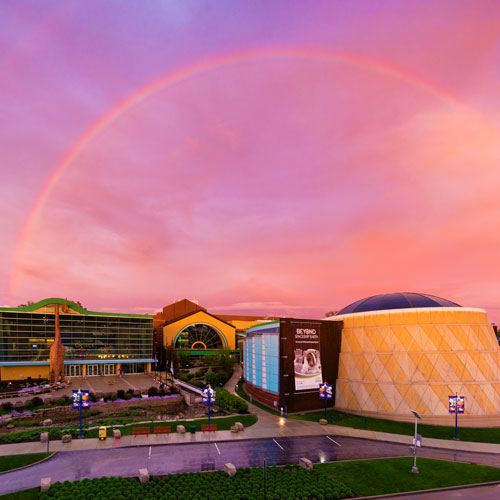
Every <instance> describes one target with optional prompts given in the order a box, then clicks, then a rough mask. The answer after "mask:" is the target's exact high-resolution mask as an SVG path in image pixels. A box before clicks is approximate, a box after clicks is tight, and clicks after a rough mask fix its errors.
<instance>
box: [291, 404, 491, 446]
mask: <svg viewBox="0 0 500 500" xmlns="http://www.w3.org/2000/svg"><path fill="white" fill-rule="evenodd" d="M327 415H328V423H332V416H334V418H335V422H334V423H335V425H341V426H344V427H353V428H355V429H367V430H370V431H378V432H389V433H391V434H404V435H408V436H413V434H414V432H415V424H414V423H413V422H395V421H393V420H384V419H381V418H369V417H366V418H365V417H361V416H359V415H350V414H346V413H342V414H341V415H342V419H341V418H340V412H338V411H336V410H328V411H327ZM324 416H325V412H324V411H317V412H313V413H304V414H299V415H290V418H295V419H299V420H309V421H311V422H319V419H320V418H324ZM458 425H459V427H458V437H459V438H460V440H461V441H473V442H478V443H495V444H500V427H491V428H473V427H460V417H458ZM418 433H419V434H420V435H421V436H422V437H428V438H435V439H453V438H454V437H455V427H445V426H440V425H426V424H422V423H420V422H419V424H418Z"/></svg>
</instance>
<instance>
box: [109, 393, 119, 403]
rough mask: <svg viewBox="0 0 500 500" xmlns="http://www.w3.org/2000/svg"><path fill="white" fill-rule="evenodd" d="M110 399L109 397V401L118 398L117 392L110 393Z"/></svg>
mask: <svg viewBox="0 0 500 500" xmlns="http://www.w3.org/2000/svg"><path fill="white" fill-rule="evenodd" d="M110 399H111V401H116V400H117V399H118V394H116V393H113V394H111V398H110Z"/></svg>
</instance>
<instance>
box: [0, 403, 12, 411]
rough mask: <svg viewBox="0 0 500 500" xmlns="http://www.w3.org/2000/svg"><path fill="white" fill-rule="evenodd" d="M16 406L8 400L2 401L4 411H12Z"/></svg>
mask: <svg viewBox="0 0 500 500" xmlns="http://www.w3.org/2000/svg"><path fill="white" fill-rule="evenodd" d="M13 408H14V405H13V404H12V403H11V402H10V401H6V402H5V403H2V410H3V411H12V409H13Z"/></svg>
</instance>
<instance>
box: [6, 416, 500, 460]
mask: <svg viewBox="0 0 500 500" xmlns="http://www.w3.org/2000/svg"><path fill="white" fill-rule="evenodd" d="M251 409H252V411H254V413H255V414H257V415H258V417H259V421H258V422H257V423H256V424H255V425H253V426H251V427H248V428H247V429H245V430H244V431H243V432H238V433H232V432H230V431H217V432H197V433H196V434H190V433H186V434H177V433H176V432H173V433H172V434H156V435H155V434H149V435H140V436H123V437H122V438H121V439H119V440H115V439H114V438H112V437H111V438H107V439H106V440H105V441H99V439H74V440H72V441H71V442H70V443H63V442H62V441H52V442H51V443H50V451H75V450H93V449H106V448H118V447H120V448H121V447H128V446H155V445H160V444H163V445H165V444H181V443H186V444H187V443H199V442H207V441H208V442H213V441H218V442H220V441H237V440H242V439H262V438H279V437H298V436H315V435H333V436H335V435H337V436H347V437H356V438H364V439H372V440H377V441H388V442H393V443H401V444H407V445H411V444H412V440H413V436H404V435H400V434H388V433H384V432H375V431H368V430H364V429H353V428H350V427H342V426H336V425H320V424H319V423H316V422H308V421H306V420H293V419H280V418H279V417H276V416H274V415H270V414H269V413H267V412H265V411H264V410H261V409H260V408H256V407H253V406H252V407H251ZM280 421H283V423H280ZM172 426H173V429H175V422H173V423H172ZM423 445H424V447H432V448H441V449H447V450H452V451H467V452H477V453H496V454H500V445H498V444H491V443H472V442H462V441H451V440H443V439H431V438H424V442H423ZM45 451H47V445H46V443H43V444H42V443H40V442H38V441H36V442H30V443H12V444H3V445H0V456H5V455H18V454H23V453H41V452H45Z"/></svg>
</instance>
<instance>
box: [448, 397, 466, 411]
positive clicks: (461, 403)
mask: <svg viewBox="0 0 500 500" xmlns="http://www.w3.org/2000/svg"><path fill="white" fill-rule="evenodd" d="M448 405H449V412H450V413H463V412H464V410H465V398H464V397H463V396H458V397H457V396H448Z"/></svg>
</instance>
